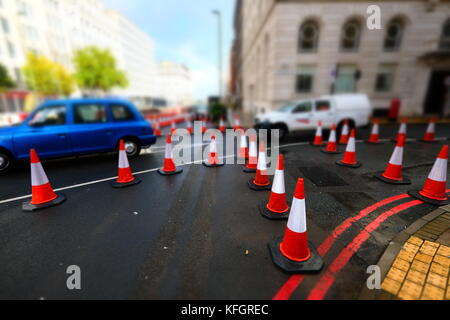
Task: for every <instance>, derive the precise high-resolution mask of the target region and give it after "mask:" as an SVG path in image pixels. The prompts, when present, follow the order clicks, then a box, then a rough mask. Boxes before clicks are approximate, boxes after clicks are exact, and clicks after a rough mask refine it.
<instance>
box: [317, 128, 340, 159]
mask: <svg viewBox="0 0 450 320" xmlns="http://www.w3.org/2000/svg"><path fill="white" fill-rule="evenodd" d="M320 151H322V152H323V153H328V154H340V153H341V152H339V151H338V149H337V143H336V125H335V124H333V126H332V127H331V131H330V139H328V144H327V147H326V148H325V149H322V150H320Z"/></svg>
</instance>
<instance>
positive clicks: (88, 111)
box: [74, 104, 108, 124]
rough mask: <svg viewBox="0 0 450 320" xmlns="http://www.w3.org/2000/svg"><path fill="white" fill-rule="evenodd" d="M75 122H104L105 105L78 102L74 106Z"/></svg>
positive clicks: (105, 119) (105, 118) (105, 120)
mask: <svg viewBox="0 0 450 320" xmlns="http://www.w3.org/2000/svg"><path fill="white" fill-rule="evenodd" d="M74 112H75V118H74V119H75V123H76V124H94V123H105V122H107V121H108V119H107V117H106V111H105V106H104V105H103V104H78V105H75V106H74Z"/></svg>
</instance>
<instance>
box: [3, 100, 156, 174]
mask: <svg viewBox="0 0 450 320" xmlns="http://www.w3.org/2000/svg"><path fill="white" fill-rule="evenodd" d="M121 139H124V141H125V147H126V150H127V153H128V156H129V157H131V158H132V157H137V156H138V155H139V154H140V152H141V149H142V148H149V147H151V146H152V145H153V144H154V143H155V142H156V137H155V135H154V134H153V130H152V128H151V126H150V124H149V123H148V122H147V121H146V120H145V119H144V117H143V116H142V114H141V113H140V112H139V111H138V110H137V108H136V107H135V106H134V105H133V104H132V103H130V102H127V101H123V100H120V99H70V100H55V101H48V102H45V103H44V104H43V105H41V106H39V107H38V108H37V109H36V110H35V111H33V112H32V113H31V114H30V115H29V116H28V118H27V119H26V120H25V121H24V122H23V123H22V124H20V125H18V126H13V127H8V128H2V129H0V172H5V171H7V170H8V169H10V168H11V167H12V165H13V164H14V162H16V161H20V160H27V159H29V153H30V149H32V148H34V149H36V151H37V152H38V154H39V156H40V157H42V158H43V159H46V158H61V157H71V156H78V155H87V154H96V153H103V152H112V151H115V150H117V148H118V144H119V141H120V140H121Z"/></svg>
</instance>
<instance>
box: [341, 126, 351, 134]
mask: <svg viewBox="0 0 450 320" xmlns="http://www.w3.org/2000/svg"><path fill="white" fill-rule="evenodd" d="M349 131H350V130H349V127H348V125H344V127H343V128H342V135H344V136H348V135H349Z"/></svg>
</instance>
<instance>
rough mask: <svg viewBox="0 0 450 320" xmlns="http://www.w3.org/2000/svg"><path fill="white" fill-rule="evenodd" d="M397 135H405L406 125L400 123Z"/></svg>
mask: <svg viewBox="0 0 450 320" xmlns="http://www.w3.org/2000/svg"><path fill="white" fill-rule="evenodd" d="M398 133H400V134H406V123H402V125H401V126H400V131H399V132H398Z"/></svg>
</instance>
